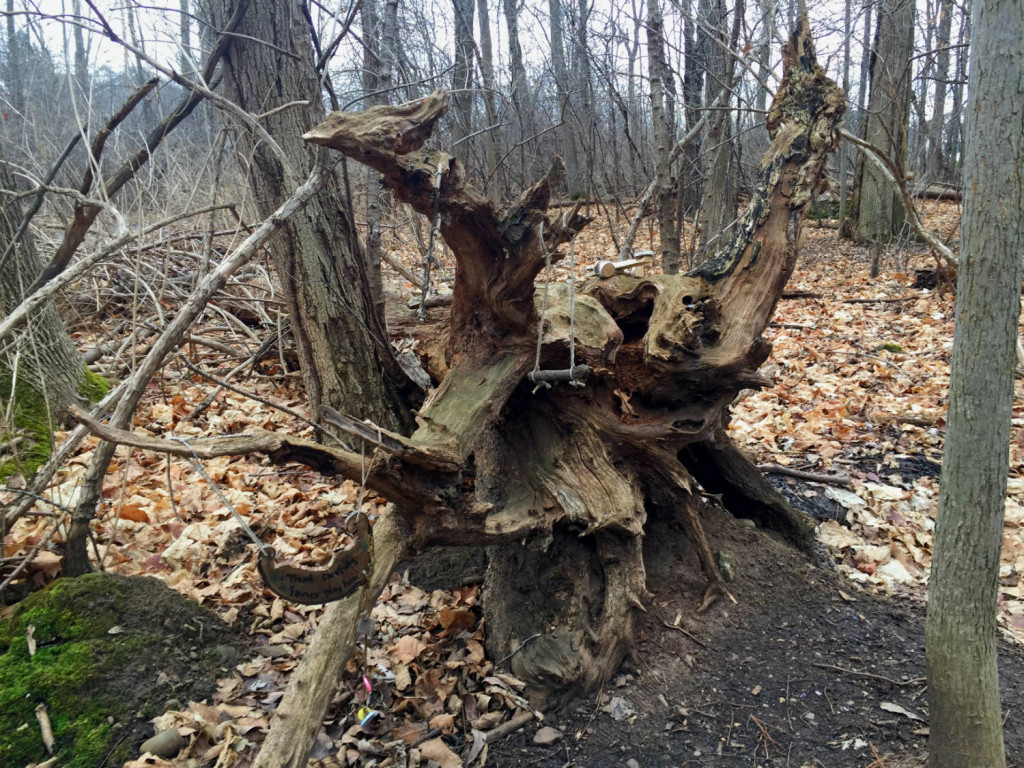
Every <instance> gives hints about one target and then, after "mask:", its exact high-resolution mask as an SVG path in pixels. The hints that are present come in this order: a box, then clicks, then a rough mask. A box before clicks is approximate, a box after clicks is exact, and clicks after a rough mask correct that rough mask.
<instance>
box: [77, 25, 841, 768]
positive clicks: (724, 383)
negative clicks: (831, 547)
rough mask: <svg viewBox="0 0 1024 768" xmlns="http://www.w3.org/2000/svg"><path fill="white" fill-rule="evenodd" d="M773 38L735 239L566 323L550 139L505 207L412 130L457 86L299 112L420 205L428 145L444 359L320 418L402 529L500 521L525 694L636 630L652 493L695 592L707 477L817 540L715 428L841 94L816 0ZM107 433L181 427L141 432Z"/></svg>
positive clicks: (500, 574) (498, 551)
mask: <svg viewBox="0 0 1024 768" xmlns="http://www.w3.org/2000/svg"><path fill="white" fill-rule="evenodd" d="M784 60H785V65H786V74H785V76H784V78H783V83H782V86H781V90H780V92H779V94H778V95H777V96H776V99H775V101H774V103H773V104H772V108H771V110H770V114H769V120H768V128H769V132H770V134H771V135H772V136H773V141H772V144H771V147H770V148H769V150H768V152H767V153H766V155H765V157H764V159H763V161H762V166H761V170H760V174H759V177H758V182H757V186H756V189H755V191H754V193H753V195H752V199H751V202H750V204H749V205H748V207H747V210H746V212H745V213H744V215H743V217H742V218H741V220H740V222H739V223H738V225H737V227H736V229H735V233H734V234H733V236H732V238H731V240H730V241H729V243H728V244H727V245H726V246H725V247H723V248H722V250H721V251H719V252H718V253H717V254H716V255H715V256H714V257H713V258H711V259H709V260H708V261H707V262H705V263H704V265H702V267H701V268H700V269H699V270H696V271H694V272H691V273H689V274H684V275H662V276H654V277H649V278H634V277H629V276H617V277H614V278H611V279H609V280H605V281H601V282H597V283H594V284H590V285H588V286H585V287H584V288H583V289H581V290H580V291H579V292H578V295H577V296H576V297H575V304H576V311H575V318H574V331H575V336H574V337H570V333H569V328H570V316H569V306H570V298H571V297H570V295H569V288H568V287H567V286H564V285H563V286H558V287H554V286H553V287H552V291H553V293H554V294H555V295H554V297H553V298H552V299H551V300H550V301H549V305H548V306H549V308H548V311H547V313H546V316H545V317H541V316H540V313H539V311H538V308H537V302H536V301H535V285H534V282H535V279H536V278H537V276H538V274H539V273H540V272H541V271H542V270H543V268H544V263H545V253H546V250H551V251H553V252H554V257H553V258H561V256H562V255H563V254H562V253H561V252H560V251H558V249H559V247H560V246H561V245H563V244H565V243H566V242H568V241H569V240H571V238H572V237H574V236H575V235H576V234H577V233H578V232H579V231H580V230H581V229H582V228H583V227H584V226H585V225H586V223H587V221H588V220H587V218H586V217H584V216H581V215H580V214H579V208H578V206H577V208H576V209H575V210H573V211H571V212H569V213H567V214H566V215H565V217H564V218H563V217H561V216H559V217H557V218H556V219H555V221H551V220H549V219H548V218H547V214H546V213H545V210H546V208H547V206H548V203H549V199H550V197H551V193H552V187H553V185H554V183H555V181H556V180H557V177H558V176H559V175H560V172H561V164H560V163H556V165H555V167H554V168H553V169H552V171H551V172H549V173H548V175H547V176H545V178H543V179H542V180H541V181H539V182H538V183H537V184H535V185H534V186H533V187H531V188H530V189H528V190H526V191H525V192H523V193H522V194H521V195H520V197H519V198H518V199H517V200H515V201H514V202H513V203H512V204H511V205H509V206H508V207H507V208H505V209H503V210H498V209H497V208H496V206H495V205H494V204H493V203H492V202H491V201H489V200H487V199H486V198H484V197H482V196H481V195H479V194H478V193H476V192H475V191H474V190H473V189H472V188H470V187H469V186H467V184H466V181H465V172H464V170H463V167H462V164H461V163H460V162H459V161H458V160H456V159H454V158H453V157H451V156H450V155H447V154H445V153H443V152H439V151H436V150H424V149H422V146H423V143H424V142H425V141H426V139H427V138H428V137H429V135H430V134H431V132H432V131H433V129H434V127H435V125H436V123H437V121H438V120H439V119H440V118H441V116H442V115H443V114H444V112H445V110H446V109H447V106H448V97H447V95H445V94H443V93H434V94H432V95H431V96H428V97H426V98H424V99H421V100H419V101H416V102H412V103H409V104H406V105H402V106H398V107H383V106H381V107H373V108H371V109H368V110H366V111H365V112H361V113H349V114H346V113H337V112H336V113H333V114H332V115H330V116H329V117H328V119H327V120H326V121H325V122H324V123H322V124H321V125H319V126H317V127H316V128H314V129H313V130H311V131H309V132H308V133H307V134H306V136H305V138H307V139H308V140H310V141H312V142H314V143H317V144H322V145H326V146H329V147H332V148H334V149H337V150H340V151H341V152H343V153H344V154H346V155H347V156H349V157H352V158H358V159H359V160H360V161H362V162H364V163H366V164H368V165H370V166H371V167H373V168H376V169H377V170H378V171H380V173H381V174H382V175H383V177H384V179H385V184H386V185H387V186H388V187H389V188H390V189H391V190H392V191H393V192H394V194H395V195H396V196H397V197H398V198H399V199H400V200H401V201H403V202H406V203H408V204H410V205H411V206H412V207H413V208H414V209H415V210H417V211H419V212H420V213H423V214H425V215H431V214H432V213H433V211H434V195H433V186H434V178H435V174H436V169H437V168H440V169H441V185H440V193H439V195H438V200H437V206H438V209H439V210H440V215H441V232H442V234H443V236H444V237H445V239H446V241H447V243H448V245H449V246H450V248H451V249H452V252H453V253H454V255H455V259H456V281H455V287H454V292H453V297H452V304H451V318H450V329H451V331H450V336H449V339H448V343H447V350H446V351H447V358H448V363H449V365H450V369H449V372H448V374H447V376H446V377H445V379H444V381H443V382H442V383H441V385H440V386H439V387H438V388H437V389H436V390H435V391H434V392H433V393H432V395H431V396H430V398H429V399H428V401H427V402H426V403H425V404H424V406H423V408H422V409H421V410H420V413H419V415H418V423H419V428H418V429H417V431H416V432H415V433H414V434H413V435H412V436H411V437H409V438H403V437H401V436H400V435H396V434H393V433H389V432H387V431H386V430H378V429H377V428H375V427H373V426H368V425H365V424H363V423H361V422H359V421H357V420H356V419H354V418H353V419H351V420H350V423H349V424H348V426H347V428H346V427H345V422H343V421H342V422H339V421H338V420H337V417H334V418H333V419H332V424H334V425H335V426H336V427H337V426H338V425H339V423H340V424H341V426H342V428H345V429H346V431H349V432H350V433H351V434H353V435H355V436H357V437H360V438H361V439H363V440H366V441H368V442H370V443H371V444H374V445H376V446H378V447H379V449H380V450H382V451H383V452H384V453H386V454H387V458H385V459H384V460H382V461H380V462H378V463H377V464H376V465H375V466H374V467H373V468H372V470H371V472H370V474H369V477H368V478H367V484H368V485H369V486H370V487H373V488H374V489H375V490H377V491H378V492H379V493H381V494H382V495H384V496H385V497H387V498H388V499H389V501H391V502H392V503H393V504H394V507H395V512H396V514H397V515H399V516H400V517H401V518H402V519H403V521H404V525H405V526H406V528H405V532H404V533H402V534H401V538H402V542H403V546H407V547H408V548H409V550H411V551H415V550H422V549H424V548H427V547H431V546H436V545H455V544H458V545H476V546H488V545H500V546H492V550H491V555H492V556H491V559H490V565H489V568H488V573H487V580H486V585H485V592H484V594H485V611H486V614H487V624H488V643H489V651H490V653H491V654H492V657H493V658H501V659H504V658H506V657H509V658H510V661H509V667H510V670H511V672H512V673H513V674H514V675H516V676H517V677H519V678H521V679H523V680H524V681H525V682H526V683H527V685H528V691H529V694H530V696H531V698H532V699H533V701H534V702H535V703H536V704H538V705H542V706H550V705H553V704H557V703H559V702H561V701H564V700H565V699H567V698H568V697H571V696H573V695H574V694H577V693H580V692H581V691H584V690H587V689H592V688H594V687H596V686H598V685H600V684H601V683H602V682H603V681H605V680H607V679H608V678H609V677H610V676H611V675H612V674H613V672H614V671H615V669H616V668H617V667H618V665H619V663H620V662H621V661H622V659H623V657H624V656H625V655H627V654H628V653H629V652H630V651H631V649H632V647H633V642H634V640H633V621H634V616H635V614H636V612H637V611H638V610H642V609H643V602H644V599H645V598H646V596H647V595H646V590H645V586H644V582H645V570H644V562H643V557H642V539H643V535H644V528H645V524H646V522H647V519H648V515H649V514H652V513H656V514H662V515H664V514H673V515H676V516H678V519H679V522H680V523H681V524H682V527H683V529H684V530H685V532H686V535H687V536H688V537H689V538H690V539H691V540H692V541H693V544H694V547H695V549H696V550H697V552H698V556H699V559H700V563H701V567H702V570H703V572H704V574H705V577H706V579H707V582H708V592H707V596H706V599H705V605H706V604H708V603H709V602H710V601H711V600H713V599H715V598H716V597H718V596H721V595H727V592H726V591H725V587H724V585H723V583H722V580H721V577H720V575H719V574H718V572H717V569H716V567H715V563H714V558H713V553H712V552H711V550H710V547H709V545H708V542H707V539H706V536H705V532H704V529H703V527H702V523H701V521H700V517H699V510H700V506H701V503H702V502H701V497H700V495H699V493H698V488H697V482H698V481H699V482H700V483H701V484H702V485H704V486H705V488H712V487H713V488H716V490H717V492H719V493H721V494H722V497H723V499H724V500H725V502H726V504H727V505H729V507H730V509H731V511H732V512H733V513H734V514H736V515H738V516H744V517H749V516H756V517H757V518H759V519H760V520H761V521H762V522H764V523H765V524H766V525H767V526H769V527H772V528H774V529H776V530H778V531H779V532H780V533H781V534H782V535H783V536H784V537H785V538H787V539H788V540H790V541H791V542H793V543H794V545H796V546H798V547H800V548H802V549H804V550H805V551H807V552H813V550H814V536H813V527H812V525H811V523H810V522H809V521H808V520H807V519H806V518H804V517H803V516H802V515H801V514H800V513H798V512H795V511H794V510H792V509H790V508H789V507H787V506H786V505H785V502H784V501H782V500H781V499H780V498H778V497H777V496H773V495H772V494H771V493H770V491H769V489H767V487H766V484H765V482H764V480H763V478H761V477H760V476H759V475H758V474H757V472H756V470H755V469H754V468H753V466H751V464H750V462H749V461H748V460H747V459H746V458H745V457H744V456H743V454H742V453H741V452H740V451H739V449H738V448H736V446H734V445H733V444H732V443H731V441H730V439H729V437H728V436H727V435H726V432H725V428H724V425H725V423H726V422H727V419H728V406H729V403H730V402H732V400H733V399H734V397H735V396H736V394H737V393H738V392H739V391H740V390H742V389H746V388H752V387H753V388H756V387H761V386H764V385H765V384H766V383H767V381H766V379H764V378H763V377H761V376H760V375H759V374H758V373H757V368H758V366H760V365H761V364H762V363H763V362H764V360H765V359H766V358H767V356H768V354H769V353H770V351H771V346H770V344H768V343H767V342H765V341H764V340H763V339H762V338H761V333H762V331H763V329H764V328H765V326H766V324H767V322H768V320H769V318H770V316H771V314H772V312H773V311H774V308H775V305H776V302H777V301H778V298H779V296H780V294H781V292H782V288H783V286H784V285H785V283H786V281H787V280H788V278H789V276H790V274H791V272H792V270H793V267H794V265H795V261H796V243H797V241H798V235H799V228H800V222H801V219H802V216H803V209H804V207H805V206H806V205H807V203H808V202H810V201H811V200H813V199H814V196H815V194H817V193H818V191H819V189H820V183H821V177H822V171H823V168H824V164H825V160H826V158H827V156H828V154H829V153H830V152H831V151H832V150H833V149H834V148H835V146H836V143H837V134H836V126H837V123H838V121H839V119H840V117H841V115H842V111H843V105H844V99H843V95H842V92H841V91H840V90H839V88H838V87H837V86H836V85H835V84H834V83H833V82H832V81H830V80H829V79H828V78H827V77H826V76H825V73H824V71H823V70H822V69H821V67H820V66H819V65H818V64H817V61H816V58H815V55H814V50H813V47H812V44H811V40H810V36H809V31H808V28H807V23H806V20H804V21H802V22H801V25H800V27H799V29H798V31H797V32H796V33H794V35H793V38H792V39H791V41H790V43H789V44H788V46H787V47H786V51H785V56H784ZM540 323H543V326H542V328H543V331H544V332H543V335H542V344H541V354H540V362H541V367H542V369H544V370H546V371H552V370H554V371H561V372H565V371H566V369H567V368H568V367H569V360H570V346H569V345H570V344H573V345H574V353H575V361H576V363H577V366H576V368H575V369H574V374H575V376H576V377H578V378H579V379H583V378H585V379H586V386H585V387H579V386H577V387H573V386H569V385H568V384H566V383H564V381H563V383H557V384H555V385H554V386H553V387H552V388H550V389H542V388H539V387H538V388H536V391H535V387H534V383H533V381H532V380H531V378H533V377H531V375H530V374H531V373H532V369H533V368H534V355H535V352H536V339H537V330H538V324H540ZM541 378H543V377H541ZM563 379H564V376H563ZM90 429H93V430H94V431H96V430H97V429H98V427H97V425H95V424H91V425H90ZM107 437H108V438H110V437H113V439H118V440H120V441H122V442H132V444H136V445H144V447H147V448H155V447H159V449H160V450H166V451H168V452H170V453H181V451H182V449H183V447H182V446H181V445H180V444H179V443H175V442H174V441H171V440H159V439H155V438H151V437H148V436H139V435H129V434H127V433H120V434H119V435H117V436H111V435H109V434H108V435H107ZM191 449H195V450H196V455H198V456H200V457H207V456H212V455H216V454H223V453H240V452H244V451H260V452H263V453H266V454H268V455H269V456H270V457H271V458H272V459H273V460H275V461H283V460H287V459H292V460H295V459H298V460H302V461H305V462H307V463H309V464H311V465H314V466H318V467H328V468H330V469H331V470H333V471H335V472H339V473H341V474H343V475H346V476H358V473H359V471H360V466H361V465H360V457H359V454H358V453H352V452H349V451H345V450H343V449H340V448H334V447H329V446H320V445H317V444H314V443H311V442H308V441H303V440H298V439H295V438H291V437H288V436H284V435H273V434H268V433H262V434H256V435H249V436H232V437H231V438H229V439H227V440H224V439H221V440H209V441H194V442H193V444H192V446H191ZM510 478H515V482H511V481H510ZM392 535H398V534H388V533H387V532H386V531H383V530H380V531H378V530H375V531H374V547H375V548H377V547H378V546H383V545H385V544H388V545H389V551H391V550H390V544H391V543H393V542H391V539H389V538H387V537H388V536H392ZM375 567H376V566H375ZM376 589H378V587H377V586H374V587H372V588H371V587H364V588H363V590H362V591H361V592H359V593H356V594H354V595H352V596H350V597H348V598H345V599H344V600H342V601H341V602H340V603H338V604H336V605H337V606H340V607H337V608H335V607H334V606H332V607H331V608H330V609H329V612H330V615H331V616H332V617H335V616H340V615H342V614H343V613H344V612H345V611H347V610H348V607H349V606H350V605H351V604H352V603H353V602H354V601H360V602H362V601H369V600H372V599H373V598H374V596H375V594H376V593H375V590H376ZM513 595H514V596H513ZM352 631H353V627H349V630H348V632H347V633H339V635H338V637H337V640H336V644H335V648H336V652H337V653H338V654H339V656H342V657H344V656H347V654H348V653H350V652H351V649H352V645H353V642H354V638H353V637H352ZM534 635H536V638H534V639H533V640H532V641H531V642H530V643H528V644H527V643H525V641H526V639H527V638H532V637H533V636H534ZM513 651H515V653H514V654H512V652H513ZM317 663H318V664H319V663H322V660H318V661H317ZM311 664H312V662H311ZM321 677H322V676H321ZM333 684H334V680H333V679H316V680H312V681H307V683H306V684H304V685H302V686H295V687H293V688H290V689H289V692H288V694H286V699H290V698H291V697H300V698H301V697H306V698H308V699H312V698H314V697H318V696H321V694H322V689H323V688H324V687H327V688H328V689H329V688H331V687H332V686H333ZM318 700H319V699H318ZM281 706H282V708H283V707H284V706H285V705H284V703H282V705H281ZM289 706H291V705H289ZM314 710H315V711H314ZM289 711H299V710H298V709H297V708H296V709H291V710H289ZM322 714H323V711H322V709H319V710H316V708H313V709H310V710H308V711H307V715H306V717H307V718H308V719H309V722H310V723H312V724H314V725H315V724H316V723H318V722H319V719H320V717H321V716H322ZM311 730H315V729H312V728H310V729H307V728H304V727H302V724H301V723H297V722H295V720H294V719H293V720H291V721H290V722H288V723H285V722H284V721H283V720H282V721H281V722H277V721H275V725H272V727H271V735H270V736H268V739H267V744H270V743H271V742H272V741H273V743H274V744H277V745H278V747H275V748H274V750H272V751H268V753H267V755H266V756H264V755H262V754H261V756H260V758H259V761H258V763H257V765H259V766H270V765H274V766H282V765H289V766H292V765H295V766H299V765H304V764H305V763H304V758H305V754H306V753H307V752H308V748H309V746H310V745H311V744H312V740H311V739H309V738H308V737H309V733H310V731H311ZM275 733H276V734H277V735H276V736H275V735H274V734H275ZM314 736H315V733H314ZM264 749H265V750H267V749H268V747H266V746H265V747H264Z"/></svg>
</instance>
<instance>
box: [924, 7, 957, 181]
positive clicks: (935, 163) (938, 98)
mask: <svg viewBox="0 0 1024 768" xmlns="http://www.w3.org/2000/svg"><path fill="white" fill-rule="evenodd" d="M939 14H940V18H939V28H938V34H937V35H936V38H935V45H936V46H937V47H938V49H939V50H938V54H937V56H936V64H935V102H934V103H935V110H934V112H933V113H932V122H931V126H930V130H929V131H928V134H929V135H928V150H929V154H928V170H929V171H930V172H931V174H932V176H933V177H934V178H935V180H936V181H944V180H946V178H947V175H948V172H949V171H948V164H947V163H946V158H945V155H944V154H943V152H942V133H943V127H944V125H943V123H944V122H945V119H946V94H947V93H949V89H948V86H947V82H946V81H947V80H949V42H950V33H951V31H952V27H953V0H940V3H939Z"/></svg>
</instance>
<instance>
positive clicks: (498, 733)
mask: <svg viewBox="0 0 1024 768" xmlns="http://www.w3.org/2000/svg"><path fill="white" fill-rule="evenodd" d="M531 720H533V713H532V712H520V713H519V714H518V715H515V716H514V717H513V718H512V719H511V720H507V721H505V722H504V723H502V724H501V725H499V726H498V727H497V728H494V729H492V730H490V731H488V732H487V735H486V736H484V741H486V742H487V743H488V744H493V743H494V742H496V741H498V740H499V739H503V738H505V737H506V736H508V735H510V734H513V733H515V732H516V731H518V730H519V729H520V728H522V727H523V726H524V725H526V724H527V723H528V722H530V721H531Z"/></svg>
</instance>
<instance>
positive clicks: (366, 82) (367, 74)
mask: <svg viewBox="0 0 1024 768" xmlns="http://www.w3.org/2000/svg"><path fill="white" fill-rule="evenodd" d="M392 3H393V4H394V5H397V0H392ZM359 10H360V14H361V21H362V26H363V92H364V93H365V94H366V97H365V98H364V100H363V101H364V104H365V106H368V107H369V106H373V105H374V104H387V103H388V101H389V98H390V96H389V94H388V92H387V89H388V88H390V87H391V70H392V62H393V60H394V48H393V47H391V48H389V47H388V37H389V36H390V37H391V38H392V40H391V42H392V46H393V43H394V41H393V37H394V35H393V31H392V33H390V34H389V33H388V32H385V29H386V27H387V13H388V12H387V7H385V16H384V17H382V16H381V14H380V8H379V7H378V5H377V2H376V0H363V3H362V5H361V6H360V9H359ZM380 221H381V209H380V174H379V173H377V172H376V171H375V170H373V169H372V168H367V169H366V253H365V256H364V258H365V259H366V263H367V265H368V270H367V275H368V277H369V279H370V288H371V290H372V291H373V298H374V304H375V306H376V309H375V310H374V311H375V312H376V313H377V314H378V315H380V316H381V317H383V316H384V285H383V282H382V278H381V271H380V248H381V246H380V235H381V233H380Z"/></svg>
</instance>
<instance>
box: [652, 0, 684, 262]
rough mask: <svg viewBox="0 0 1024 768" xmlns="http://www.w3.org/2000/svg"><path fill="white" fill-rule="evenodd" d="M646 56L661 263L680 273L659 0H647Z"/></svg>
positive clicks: (670, 120)
mask: <svg viewBox="0 0 1024 768" xmlns="http://www.w3.org/2000/svg"><path fill="white" fill-rule="evenodd" d="M647 58H648V68H649V71H650V80H651V120H652V122H653V127H654V185H655V192H654V195H655V199H656V200H657V206H658V228H659V229H660V232H661V265H662V268H663V269H664V270H665V274H667V275H674V274H677V273H678V272H679V267H680V259H679V224H678V221H677V220H676V204H675V194H674V192H675V190H674V189H673V185H672V163H671V152H672V144H673V143H674V142H673V138H674V132H673V124H674V122H675V120H674V119H673V111H674V110H673V106H672V102H671V99H670V98H669V93H670V92H671V86H670V85H669V81H670V80H671V78H672V74H671V72H670V71H669V68H668V63H667V62H666V60H665V37H664V24H663V21H662V16H661V5H660V4H659V0H648V2H647Z"/></svg>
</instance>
